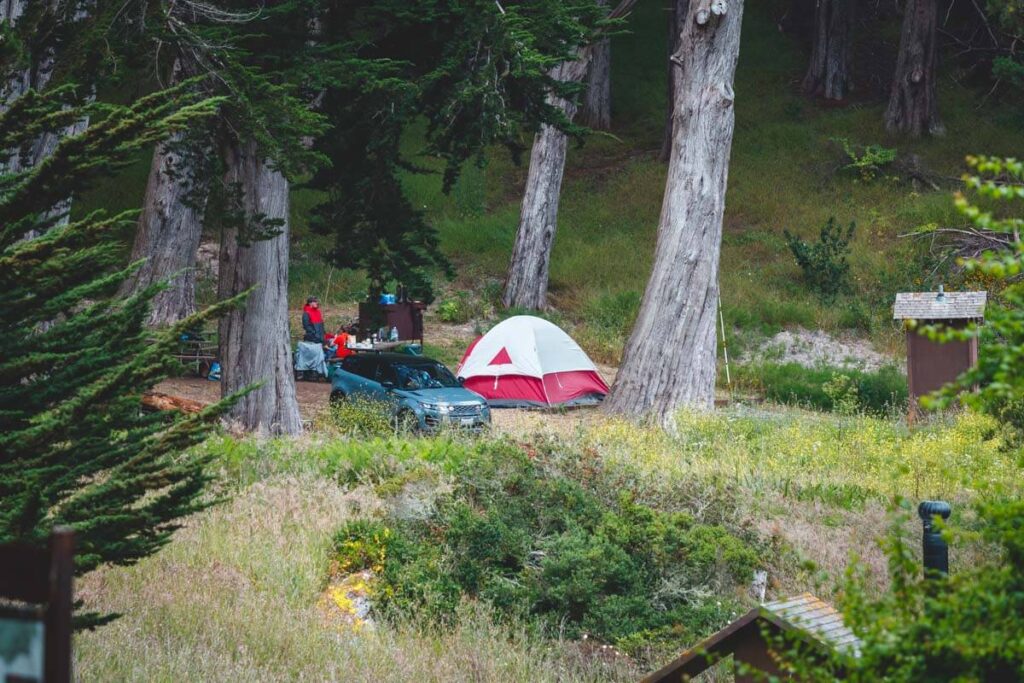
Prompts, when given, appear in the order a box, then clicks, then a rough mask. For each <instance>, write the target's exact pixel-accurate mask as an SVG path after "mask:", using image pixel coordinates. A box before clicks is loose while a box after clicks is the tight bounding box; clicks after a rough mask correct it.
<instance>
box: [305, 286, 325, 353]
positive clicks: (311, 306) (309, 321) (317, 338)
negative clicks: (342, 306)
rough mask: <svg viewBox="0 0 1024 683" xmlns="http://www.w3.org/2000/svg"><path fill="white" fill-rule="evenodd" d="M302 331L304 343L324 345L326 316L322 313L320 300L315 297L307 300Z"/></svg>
mask: <svg viewBox="0 0 1024 683" xmlns="http://www.w3.org/2000/svg"><path fill="white" fill-rule="evenodd" d="M302 331H303V333H304V335H303V337H302V341H307V342H313V343H314V344H323V343H324V336H325V333H324V314H323V313H322V312H321V311H320V300H319V299H317V298H316V297H315V296H311V297H309V298H308V299H306V305H305V306H303V308H302Z"/></svg>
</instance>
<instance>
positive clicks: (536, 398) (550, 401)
mask: <svg viewBox="0 0 1024 683" xmlns="http://www.w3.org/2000/svg"><path fill="white" fill-rule="evenodd" d="M456 374H457V375H458V376H459V377H461V378H462V379H463V380H464V386H465V387H466V388H467V389H469V390H470V391H474V392H476V393H478V394H480V395H481V396H483V397H484V398H486V399H487V402H488V403H489V404H491V405H492V406H496V407H528V406H534V407H537V406H539V407H551V406H577V405H592V404H595V403H599V402H600V401H601V400H603V399H604V397H605V395H606V394H607V393H608V385H607V384H605V382H604V380H603V379H601V375H599V374H598V372H597V368H596V367H595V366H594V362H593V361H591V360H590V358H589V357H587V354H586V353H584V352H583V349H581V348H580V346H579V344H577V343H576V342H574V341H573V340H572V337H570V336H569V335H567V334H566V333H565V332H563V331H562V329H561V328H559V327H558V326H557V325H555V324H553V323H550V322H548V321H547V320H544V319H542V318H535V317H533V316H530V315H517V316H514V317H512V318H509V319H508V320H504V321H502V322H500V323H498V324H497V325H495V326H494V327H493V328H492V329H491V331H490V332H488V333H487V334H485V335H484V336H482V337H479V338H477V340H476V341H474V342H473V343H472V344H470V345H469V348H468V349H466V354H465V355H464V356H463V357H462V362H460V363H459V368H458V371H457V372H456Z"/></svg>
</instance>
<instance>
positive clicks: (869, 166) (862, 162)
mask: <svg viewBox="0 0 1024 683" xmlns="http://www.w3.org/2000/svg"><path fill="white" fill-rule="evenodd" d="M832 141H833V142H835V143H836V144H838V145H839V146H840V147H842V149H843V153H844V154H845V155H846V158H847V159H848V160H849V162H850V163H848V164H847V165H846V166H844V167H843V170H845V171H848V172H851V173H855V174H856V175H857V177H858V178H859V179H860V180H862V181H864V182H870V181H872V180H874V179H875V178H876V177H878V175H879V174H880V173H882V171H884V170H885V169H886V168H888V167H889V166H890V165H892V163H893V162H894V161H896V148H895V147H882V146H881V145H878V144H874V145H858V144H855V143H852V142H850V141H849V140H847V139H846V138H832Z"/></svg>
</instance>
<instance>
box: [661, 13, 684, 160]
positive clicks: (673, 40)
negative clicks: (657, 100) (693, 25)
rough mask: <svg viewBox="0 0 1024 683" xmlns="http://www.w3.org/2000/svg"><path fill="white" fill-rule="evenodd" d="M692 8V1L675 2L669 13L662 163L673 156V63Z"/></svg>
mask: <svg viewBox="0 0 1024 683" xmlns="http://www.w3.org/2000/svg"><path fill="white" fill-rule="evenodd" d="M689 6H690V0H673V2H672V7H671V8H670V9H669V13H668V41H667V44H668V52H667V55H666V58H665V64H666V65H667V68H668V74H667V80H666V89H667V95H666V97H665V102H666V104H665V132H664V134H663V135H662V138H661V152H660V153H659V154H658V158H659V159H660V160H661V161H668V159H669V157H670V156H671V155H672V121H673V117H672V114H673V113H674V111H675V92H676V79H677V78H678V73H679V65H678V64H676V63H675V62H674V61H672V55H674V54H675V53H676V50H678V49H679V34H680V33H681V32H682V30H683V24H682V22H683V19H684V18H685V17H686V11H687V9H688V8H689Z"/></svg>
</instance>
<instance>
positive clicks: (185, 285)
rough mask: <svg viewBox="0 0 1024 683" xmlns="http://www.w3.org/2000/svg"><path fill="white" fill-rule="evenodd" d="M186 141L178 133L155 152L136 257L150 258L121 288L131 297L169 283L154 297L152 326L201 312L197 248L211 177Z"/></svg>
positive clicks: (137, 231) (150, 318)
mask: <svg viewBox="0 0 1024 683" xmlns="http://www.w3.org/2000/svg"><path fill="white" fill-rule="evenodd" d="M181 142H182V135H181V134H180V133H178V134H175V135H174V136H173V137H172V138H171V139H170V140H169V141H167V142H165V143H163V144H161V145H159V146H158V147H157V149H156V152H155V153H154V154H153V163H152V165H151V166H150V169H149V182H148V183H147V184H146V196H145V200H144V202H143V205H142V214H141V215H140V216H139V224H138V229H137V230H136V232H135V243H134V244H133V246H132V257H131V260H132V261H137V260H139V259H145V261H144V262H143V264H142V266H141V267H140V268H139V269H138V270H137V271H135V273H134V274H133V275H132V277H131V278H130V279H128V280H127V281H125V283H124V285H122V287H121V293H122V295H123V296H130V295H131V294H134V293H136V292H138V291H140V290H142V289H145V288H146V287H149V286H150V285H153V284H155V283H158V282H165V281H166V282H167V283H168V285H169V286H168V288H167V289H165V290H163V291H161V292H160V293H159V294H157V295H156V296H155V297H154V298H153V300H152V310H151V311H150V314H149V321H148V324H149V325H150V326H152V327H162V326H166V325H171V324H173V323H176V322H178V321H179V320H181V319H183V318H186V317H188V316H189V315H191V314H193V313H195V311H196V272H195V265H196V252H197V251H198V249H199V242H200V239H201V238H202V236H203V212H204V209H205V206H206V194H207V192H206V190H207V187H206V185H207V182H208V181H207V180H206V179H205V176H203V175H202V174H199V173H197V172H196V169H195V168H194V166H195V163H194V161H193V160H192V159H190V158H189V155H187V154H180V153H179V152H178V151H176V149H177V147H178V146H179V145H180V144H181Z"/></svg>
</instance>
